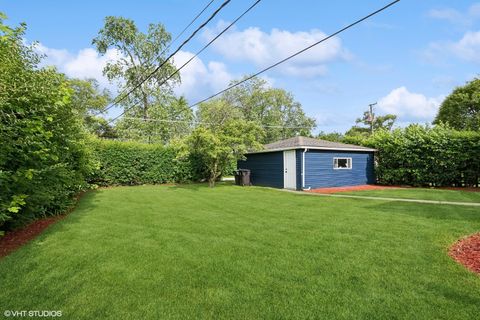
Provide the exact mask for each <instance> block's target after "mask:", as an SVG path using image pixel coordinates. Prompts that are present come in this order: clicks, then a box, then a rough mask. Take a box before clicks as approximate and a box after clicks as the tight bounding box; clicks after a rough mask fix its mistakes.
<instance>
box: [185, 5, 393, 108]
mask: <svg viewBox="0 0 480 320" xmlns="http://www.w3.org/2000/svg"><path fill="white" fill-rule="evenodd" d="M397 2H400V0H395V1H392V2H390V3H389V4H387V5H386V6H384V7H382V8H380V9H378V10H376V11H374V12H372V13H370V14H368V15H366V16H365V17H363V18H361V19H358V20H356V21H355V22H353V23H351V24H349V25H347V26H346V27H343V28H341V29H340V30H338V31H336V32H334V33H332V34H330V35H329V36H326V37H325V38H323V39H321V40H319V41H317V42H315V43H313V44H311V45H309V46H308V47H306V48H304V49H302V50H300V51H297V52H296V53H294V54H292V55H290V56H288V57H286V58H284V59H282V60H280V61H278V62H276V63H274V64H272V65H271V66H269V67H266V68H265V69H262V70H260V71H258V72H257V73H255V74H253V75H251V76H249V77H247V78H245V79H243V80H241V81H239V82H237V83H235V84H233V85H231V86H229V87H227V88H225V89H223V90H221V91H219V92H217V93H215V94H213V95H211V96H209V97H208V98H205V99H203V100H200V101H198V102H196V103H194V104H192V105H190V108H193V107H195V106H197V105H199V104H200V103H203V102H205V101H208V100H210V99H212V98H215V97H216V96H218V95H220V94H222V93H224V92H226V91H228V90H230V89H232V88H235V87H236V86H239V85H240V84H242V83H244V82H246V81H248V80H251V79H253V78H255V77H257V76H258V75H260V74H262V73H264V72H266V71H268V70H270V69H273V68H275V67H276V66H278V65H280V64H282V63H284V62H286V61H288V60H290V59H292V58H294V57H296V56H298V55H299V54H301V53H303V52H305V51H307V50H309V49H311V48H313V47H315V46H317V45H319V44H321V43H323V42H325V41H327V40H329V39H331V38H333V37H335V36H337V35H338V34H340V33H342V32H344V31H346V30H348V29H350V28H352V27H354V26H355V25H357V24H359V23H361V22H363V21H365V20H367V19H369V18H371V17H373V16H374V15H377V14H378V13H380V12H382V11H384V10H386V9H388V8H389V7H391V6H393V5H394V4H396V3H397Z"/></svg>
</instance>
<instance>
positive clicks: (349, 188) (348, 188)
mask: <svg viewBox="0 0 480 320" xmlns="http://www.w3.org/2000/svg"><path fill="white" fill-rule="evenodd" d="M417 188H420V189H432V190H453V191H468V192H480V188H473V187H430V188H429V187H412V186H383V185H378V184H363V185H359V186H345V187H328V188H317V189H312V190H304V191H306V192H313V193H326V194H332V193H337V192H338V193H340V192H351V191H366V190H385V189H417Z"/></svg>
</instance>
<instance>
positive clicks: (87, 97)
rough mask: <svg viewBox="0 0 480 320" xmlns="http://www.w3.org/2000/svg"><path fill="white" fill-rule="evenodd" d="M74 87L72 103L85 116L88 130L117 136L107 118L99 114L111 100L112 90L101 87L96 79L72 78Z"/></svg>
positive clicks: (71, 84)
mask: <svg viewBox="0 0 480 320" xmlns="http://www.w3.org/2000/svg"><path fill="white" fill-rule="evenodd" d="M68 83H69V84H70V88H71V89H72V96H71V103H72V106H73V109H74V110H76V111H77V112H78V114H79V116H80V117H82V118H83V122H84V125H85V128H86V129H87V131H88V132H90V133H93V134H95V135H96V136H98V137H102V138H115V137H116V134H115V131H114V129H113V128H112V126H111V125H109V124H108V122H107V120H105V119H104V118H102V117H100V116H98V115H97V114H99V113H100V112H102V111H104V110H105V108H106V107H107V105H108V103H109V102H110V99H111V98H110V92H109V91H108V90H107V89H103V90H101V89H100V86H99V84H98V82H97V80H95V79H86V80H81V79H70V80H69V81H68Z"/></svg>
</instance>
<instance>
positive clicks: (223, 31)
mask: <svg viewBox="0 0 480 320" xmlns="http://www.w3.org/2000/svg"><path fill="white" fill-rule="evenodd" d="M260 1H262V0H256V1H255V2H254V3H253V4H252V5H251V6H250V7H248V8H247V9H246V10H245V11H243V12H242V14H240V15H239V16H238V17H237V18H235V20H233V22H231V23H230V24H229V25H228V26H227V27H225V28H224V29H223V30H222V31H221V32H220V33H218V34H217V35H216V36H215V37H214V38H213V39H211V40H210V41H209V42H208V43H207V44H206V45H204V46H203V47H202V48H201V49H200V50H199V51H198V52H197V53H195V54H194V55H193V56H192V57H191V58H190V59H189V60H187V61H186V62H185V63H184V64H183V65H182V66H180V68H178V69H177V70H175V71H174V72H173V73H172V74H170V75H169V76H168V77H167V78H166V79H164V80H163V81H162V82H161V83H160V84H159V86H161V85H163V84H164V83H166V82H167V81H168V80H169V79H171V78H172V77H173V76H174V75H175V74H177V73H178V72H179V71H180V70H181V69H183V68H184V67H185V66H186V65H187V64H189V63H190V62H191V61H192V60H193V59H194V58H195V57H197V56H198V55H199V54H200V53H202V52H203V51H204V50H205V49H207V48H208V47H209V46H210V45H211V44H212V43H213V42H215V41H216V40H217V39H218V38H219V37H220V36H221V35H223V34H224V33H225V32H227V31H228V30H229V29H230V28H231V27H232V26H233V25H234V24H235V23H237V22H238V20H240V19H241V18H243V16H245V15H246V14H247V13H248V12H250V10H252V9H253V8H254V7H255V6H256V5H257V4H258V3H259V2H260ZM136 106H138V104H137V105H134V106H131V107H128V108H125V110H124V111H123V112H122V113H121V114H120V115H118V116H117V117H115V118H114V119H112V120H110V121H109V123H111V122H114V121H115V120H117V119H118V118H120V117H121V116H123V115H124V114H125V113H127V112H128V111H129V110H131V109H133V108H134V107H136Z"/></svg>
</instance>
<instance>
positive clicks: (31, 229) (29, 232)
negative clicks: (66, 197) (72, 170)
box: [0, 192, 86, 258]
mask: <svg viewBox="0 0 480 320" xmlns="http://www.w3.org/2000/svg"><path fill="white" fill-rule="evenodd" d="M85 193H86V192H80V193H79V194H77V195H76V196H75V204H74V205H73V206H71V207H70V209H68V210H67V212H65V213H64V214H62V215H58V216H53V217H48V218H43V219H39V220H36V221H34V222H32V223H30V224H29V225H27V226H25V227H23V228H20V229H17V230H13V231H9V232H7V233H6V234H5V235H4V236H3V237H0V258H3V257H5V256H7V255H9V254H10V253H12V252H13V251H15V250H17V249H18V248H19V247H21V246H22V245H24V244H25V243H27V242H28V241H30V240H32V239H34V238H35V237H36V236H38V235H39V234H40V233H42V232H43V230H45V229H46V228H47V227H48V226H49V225H51V224H52V223H55V222H57V221H58V220H61V219H63V218H65V216H66V215H67V214H69V213H70V212H72V211H73V210H74V209H75V208H76V207H77V204H78V202H79V200H80V198H81V197H83V195H85Z"/></svg>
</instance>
